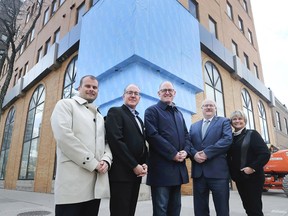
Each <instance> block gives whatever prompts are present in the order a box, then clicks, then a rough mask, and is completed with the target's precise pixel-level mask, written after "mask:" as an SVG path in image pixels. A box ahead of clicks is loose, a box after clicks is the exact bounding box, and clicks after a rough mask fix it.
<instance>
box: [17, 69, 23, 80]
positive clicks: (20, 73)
mask: <svg viewBox="0 0 288 216" xmlns="http://www.w3.org/2000/svg"><path fill="white" fill-rule="evenodd" d="M22 72H23V68H21V69H20V70H19V74H18V79H20V78H21V77H22Z"/></svg>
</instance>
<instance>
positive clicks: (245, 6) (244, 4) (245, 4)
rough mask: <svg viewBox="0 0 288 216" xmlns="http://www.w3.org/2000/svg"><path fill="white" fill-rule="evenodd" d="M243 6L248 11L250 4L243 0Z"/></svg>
mask: <svg viewBox="0 0 288 216" xmlns="http://www.w3.org/2000/svg"><path fill="white" fill-rule="evenodd" d="M243 7H244V10H245V11H246V12H247V13H248V4H247V1H246V0H243Z"/></svg>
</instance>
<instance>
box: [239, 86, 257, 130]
mask: <svg viewBox="0 0 288 216" xmlns="http://www.w3.org/2000/svg"><path fill="white" fill-rule="evenodd" d="M241 96H242V104H243V111H244V113H245V115H246V116H247V125H246V127H247V129H255V126H254V116H253V108H252V101H251V97H250V95H249V93H248V91H247V90H246V89H243V90H242V91H241Z"/></svg>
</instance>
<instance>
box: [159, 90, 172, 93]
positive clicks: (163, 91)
mask: <svg viewBox="0 0 288 216" xmlns="http://www.w3.org/2000/svg"><path fill="white" fill-rule="evenodd" d="M159 91H160V92H162V93H166V92H168V93H172V92H174V89H160V90H159Z"/></svg>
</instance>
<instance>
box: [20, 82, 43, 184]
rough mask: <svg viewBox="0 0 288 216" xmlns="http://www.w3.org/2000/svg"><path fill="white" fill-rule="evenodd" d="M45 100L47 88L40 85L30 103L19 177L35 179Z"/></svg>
mask: <svg viewBox="0 0 288 216" xmlns="http://www.w3.org/2000/svg"><path fill="white" fill-rule="evenodd" d="M44 101H45V89H44V86H43V85H39V86H38V87H37V89H36V90H35V92H34V93H33V95H32V98H31V100H30V104H29V110H28V115H27V121H26V128H25V133H24V142H23V148H22V157H21V165H20V172H19V179H29V180H33V179H34V175H35V171H36V162H37V157H38V143H39V137H40V130H41V123H42V115H43V111H44Z"/></svg>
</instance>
